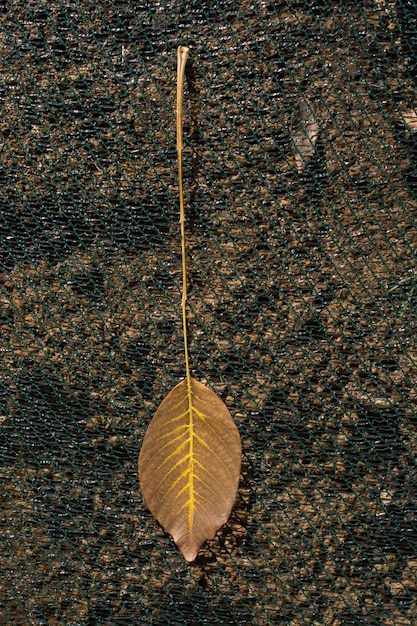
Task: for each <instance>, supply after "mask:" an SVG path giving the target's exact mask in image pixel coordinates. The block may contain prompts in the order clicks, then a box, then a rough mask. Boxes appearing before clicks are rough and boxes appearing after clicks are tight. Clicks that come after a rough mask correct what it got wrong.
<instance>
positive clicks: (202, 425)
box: [139, 378, 241, 561]
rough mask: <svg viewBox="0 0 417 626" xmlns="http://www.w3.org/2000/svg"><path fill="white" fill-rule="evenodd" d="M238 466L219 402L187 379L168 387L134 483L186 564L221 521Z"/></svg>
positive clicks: (233, 436)
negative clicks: (136, 483) (136, 482)
mask: <svg viewBox="0 0 417 626" xmlns="http://www.w3.org/2000/svg"><path fill="white" fill-rule="evenodd" d="M162 440H163V441H164V444H163V445H162V446H161V441H162ZM240 462H241V443H240V435H239V431H238V429H237V427H236V425H235V423H234V422H233V419H232V417H231V415H230V413H229V410H228V409H227V407H226V405H225V404H224V403H223V402H222V400H220V398H218V397H217V395H216V394H215V393H214V392H213V391H211V390H210V389H208V387H205V386H204V385H203V384H202V383H200V382H198V381H196V380H195V379H193V378H190V379H189V380H188V381H187V379H185V380H183V381H182V382H181V383H179V384H178V385H177V386H176V387H174V389H172V390H171V391H170V393H169V394H168V395H167V396H166V397H165V398H164V400H163V401H162V402H161V404H160V406H159V407H158V409H157V411H156V413H155V415H154V417H153V419H152V421H151V423H150V424H149V427H148V430H147V432H146V434H145V437H144V440H143V444H142V448H141V451H140V455H139V480H140V484H141V488H142V493H143V496H144V499H145V502H146V504H147V506H148V508H149V510H150V511H151V513H152V514H153V515H154V516H155V517H156V519H157V520H158V521H159V523H160V524H161V526H162V527H163V528H164V529H165V530H166V531H167V532H168V533H169V534H170V535H171V536H172V537H173V539H174V541H175V543H176V544H177V546H178V548H179V549H180V550H181V552H182V554H183V556H184V558H185V559H186V560H187V561H193V560H194V559H195V557H196V556H197V553H198V550H199V549H200V547H201V545H202V544H203V543H204V541H206V540H207V539H211V538H212V537H213V536H214V535H215V533H216V532H217V530H218V529H219V528H220V527H221V526H222V525H223V524H224V523H225V522H226V521H227V519H228V517H229V515H230V512H231V510H232V507H233V504H234V502H235V499H236V494H237V489H238V485H239V475H240Z"/></svg>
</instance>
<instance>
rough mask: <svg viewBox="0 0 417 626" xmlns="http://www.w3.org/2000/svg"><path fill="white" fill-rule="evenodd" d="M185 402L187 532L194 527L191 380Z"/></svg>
mask: <svg viewBox="0 0 417 626" xmlns="http://www.w3.org/2000/svg"><path fill="white" fill-rule="evenodd" d="M187 400H188V431H189V442H190V443H189V446H190V447H189V455H188V531H189V533H191V532H192V530H193V525H194V508H195V494H194V465H195V461H194V416H193V405H192V393H191V378H190V377H188V380H187Z"/></svg>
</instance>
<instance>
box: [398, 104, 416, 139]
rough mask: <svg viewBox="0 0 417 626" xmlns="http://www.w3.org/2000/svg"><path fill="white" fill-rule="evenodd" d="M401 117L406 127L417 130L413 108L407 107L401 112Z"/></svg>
mask: <svg viewBox="0 0 417 626" xmlns="http://www.w3.org/2000/svg"><path fill="white" fill-rule="evenodd" d="M402 118H403V120H404V122H405V124H406V125H407V126H408V128H409V129H410V130H411V131H412V132H413V133H415V132H416V131H417V113H416V111H414V109H409V110H408V111H405V112H404V113H403V114H402Z"/></svg>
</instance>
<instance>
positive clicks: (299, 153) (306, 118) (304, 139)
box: [293, 98, 319, 174]
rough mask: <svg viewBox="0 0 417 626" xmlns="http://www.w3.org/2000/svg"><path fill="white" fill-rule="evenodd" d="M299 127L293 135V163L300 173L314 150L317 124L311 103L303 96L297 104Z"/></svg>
mask: <svg viewBox="0 0 417 626" xmlns="http://www.w3.org/2000/svg"><path fill="white" fill-rule="evenodd" d="M299 116H300V127H299V130H298V132H297V133H296V134H295V135H294V137H293V141H294V145H295V164H296V167H297V172H298V173H299V174H301V173H302V171H303V170H304V168H305V167H306V165H307V164H308V162H309V161H310V159H311V157H312V156H313V155H314V153H315V151H316V142H317V139H318V136H319V125H318V123H317V118H316V115H315V113H314V110H313V109H312V107H311V105H310V104H309V103H308V102H307V101H306V100H305V99H304V98H303V99H302V100H301V101H300V104H299Z"/></svg>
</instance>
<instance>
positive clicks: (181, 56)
mask: <svg viewBox="0 0 417 626" xmlns="http://www.w3.org/2000/svg"><path fill="white" fill-rule="evenodd" d="M189 52H190V49H189V48H187V47H186V46H178V57H177V58H178V62H177V153H178V190H179V200H180V226H181V258H182V300H181V309H182V326H183V336H184V356H185V376H186V379H187V381H188V383H189V382H190V379H191V375H190V361H189V356H188V337H187V251H186V246H185V210H184V190H183V182H182V134H183V130H182V99H183V91H184V74H185V66H186V64H187V59H188V55H189Z"/></svg>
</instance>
